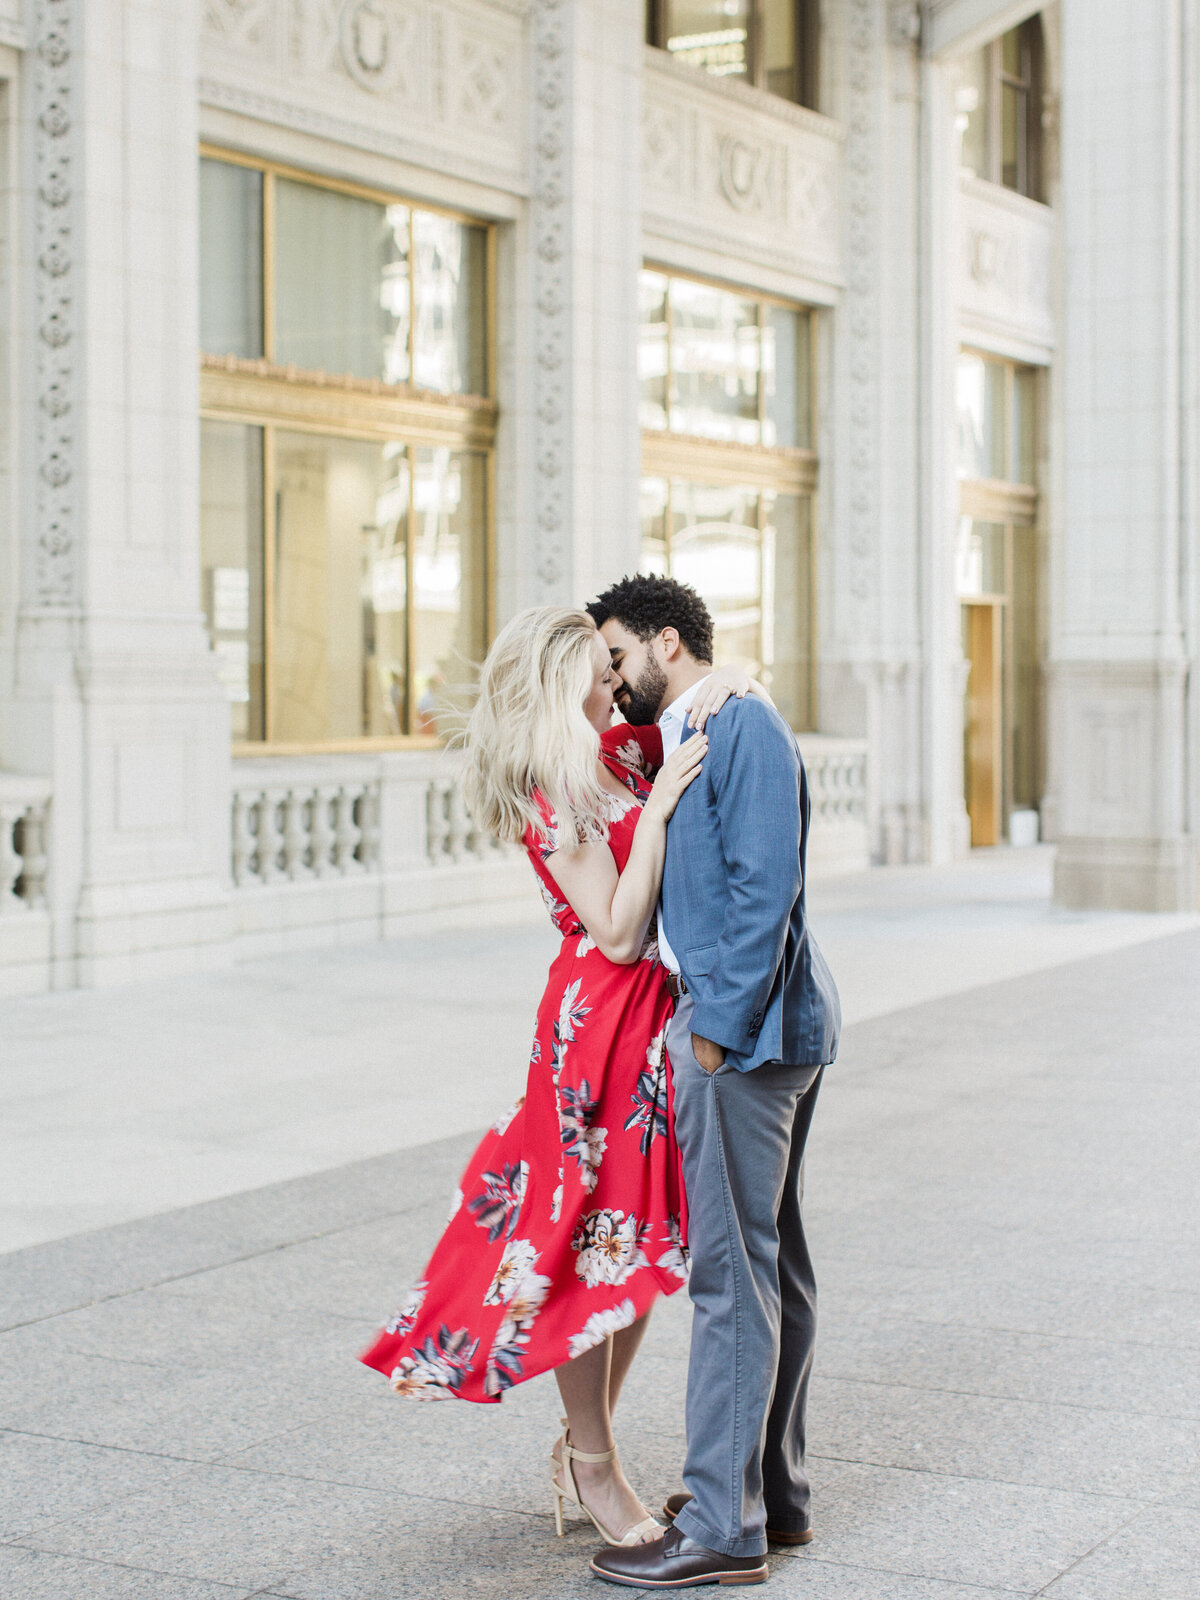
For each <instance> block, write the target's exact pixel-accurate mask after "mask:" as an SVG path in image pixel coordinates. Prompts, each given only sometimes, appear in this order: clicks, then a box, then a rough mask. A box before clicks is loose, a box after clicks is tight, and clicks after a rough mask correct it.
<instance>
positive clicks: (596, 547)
mask: <svg viewBox="0 0 1200 1600" xmlns="http://www.w3.org/2000/svg"><path fill="white" fill-rule="evenodd" d="M644 30H645V17H644V10H643V6H642V4H641V0H536V4H535V6H534V11H533V18H532V28H531V47H532V50H533V71H532V74H531V82H532V85H533V97H534V118H533V132H532V137H533V151H532V158H531V163H530V165H531V173H532V178H531V189H532V194H531V200H530V227H529V230H528V240H529V244H528V252H527V254H528V261H527V263H526V264H525V277H526V282H527V284H528V297H529V318H528V321H529V326H530V329H531V346H532V358H533V359H532V366H533V371H534V379H533V383H532V386H531V388H532V393H531V395H530V402H531V405H530V414H529V415H528V416H527V417H526V418H525V419H523V424H524V425H523V428H522V435H523V437H524V439H525V441H526V449H525V451H524V454H525V455H526V458H527V459H528V460H529V461H531V462H532V465H533V474H532V493H531V494H530V496H529V497H528V505H529V513H530V515H531V519H532V527H531V529H530V531H529V533H528V535H527V536H526V538H525V539H524V540H523V541H522V545H523V550H524V552H525V553H526V559H527V560H528V563H529V565H528V567H527V569H526V570H525V572H524V573H523V574H522V575H521V579H520V581H519V583H518V584H517V585H516V586H515V590H516V594H517V596H518V597H519V599H520V603H522V604H537V603H546V602H561V603H564V604H570V605H576V604H579V603H581V602H582V601H584V600H586V599H588V598H589V597H590V596H591V595H592V594H594V593H595V591H596V589H597V588H598V587H599V586H600V585H601V584H602V583H603V582H605V581H606V580H608V579H610V578H613V577H616V576H619V575H620V574H621V573H622V572H625V571H629V570H633V569H635V568H636V566H637V560H638V551H639V545H640V533H639V528H638V498H637V496H638V476H639V467H640V457H641V440H640V433H639V429H638V415H637V400H638V394H637V275H638V268H639V265H640V259H641V254H640V252H641V141H642V131H641V123H642V118H641V70H642V56H643V48H644V47H643V38H644Z"/></svg>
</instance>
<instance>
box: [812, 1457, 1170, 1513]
mask: <svg viewBox="0 0 1200 1600" xmlns="http://www.w3.org/2000/svg"><path fill="white" fill-rule="evenodd" d="M809 1460H811V1461H817V1460H821V1461H838V1462H840V1463H841V1465H842V1466H844V1467H874V1468H876V1469H877V1470H879V1471H881V1472H911V1473H913V1474H914V1475H915V1476H917V1477H921V1478H949V1479H951V1480H953V1481H954V1482H955V1483H983V1484H995V1485H997V1486H998V1487H999V1488H1001V1489H1040V1490H1041V1491H1042V1493H1044V1494H1073V1495H1084V1496H1086V1497H1087V1498H1088V1499H1090V1500H1121V1501H1124V1502H1125V1503H1126V1504H1128V1503H1129V1502H1130V1501H1136V1502H1137V1504H1138V1506H1139V1507H1141V1508H1142V1509H1146V1510H1148V1509H1150V1508H1151V1507H1153V1506H1156V1505H1159V1504H1161V1501H1160V1500H1158V1499H1157V1498H1151V1499H1149V1500H1147V1499H1144V1498H1139V1497H1138V1496H1137V1495H1133V1494H1130V1493H1128V1492H1124V1493H1120V1494H1118V1493H1117V1492H1116V1491H1115V1490H1114V1491H1111V1492H1110V1491H1108V1490H1105V1489H1067V1488H1064V1487H1063V1485H1062V1484H1061V1483H1032V1482H1028V1481H1026V1480H1025V1479H1022V1478H991V1477H987V1478H985V1477H983V1476H981V1475H980V1474H979V1473H976V1472H947V1471H945V1470H944V1469H942V1468H940V1467H929V1466H925V1465H924V1464H922V1465H921V1466H910V1465H909V1464H908V1463H906V1462H903V1461H878V1460H876V1459H875V1458H873V1457H872V1456H819V1457H818V1456H810V1457H809Z"/></svg>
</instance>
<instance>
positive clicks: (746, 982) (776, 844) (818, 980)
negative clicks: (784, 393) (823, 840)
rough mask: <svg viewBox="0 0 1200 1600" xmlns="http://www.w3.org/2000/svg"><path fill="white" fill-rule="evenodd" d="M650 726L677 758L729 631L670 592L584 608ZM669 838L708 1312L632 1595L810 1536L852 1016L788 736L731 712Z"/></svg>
mask: <svg viewBox="0 0 1200 1600" xmlns="http://www.w3.org/2000/svg"><path fill="white" fill-rule="evenodd" d="M588 609H589V610H590V611H591V613H592V616H593V618H594V619H595V621H596V623H597V624H598V625H599V627H600V631H601V633H602V634H603V636H604V638H605V641H606V642H607V644H608V645H609V648H610V650H611V652H612V660H613V665H614V667H615V668H616V669H617V671H618V673H619V674H620V676H621V678H622V680H623V683H624V688H623V690H622V691H621V692H620V693H619V694H618V704H619V705H620V706H621V709H622V711H623V712H624V713H625V716H626V717H627V719H628V720H629V721H631V722H635V723H648V722H651V721H657V722H658V724H659V726H660V728H661V729H662V735H663V746H664V751H665V753H667V754H669V753H670V752H671V751H672V750H673V749H675V748H676V747H677V745H678V744H679V741H680V740H681V739H682V738H688V737H690V736H691V733H692V730H691V729H689V728H688V727H687V726H686V722H687V715H688V709H689V707H690V705H691V701H692V697H693V695H694V694H695V692H696V688H697V686H698V685H699V684H700V683H702V682H703V680H704V679H705V678H706V677H707V676H708V674H709V673H710V671H711V670H712V620H711V618H710V617H709V615H708V612H707V610H706V609H705V607H704V604H703V602H702V601H701V599H700V597H699V596H698V595H697V594H696V593H695V591H694V590H692V589H689V588H686V587H685V586H684V585H682V584H678V583H675V582H674V581H672V580H671V579H669V578H656V577H631V578H624V579H622V580H621V582H620V583H617V584H615V585H614V586H613V587H612V588H611V589H609V590H607V591H606V592H605V593H604V594H603V595H601V597H600V599H599V600H598V601H596V602H594V603H593V604H592V605H591V606H590V607H589V608H588ZM705 731H706V732H707V734H708V738H709V750H708V755H707V756H706V758H705V762H704V767H703V770H702V772H701V774H700V776H699V777H698V778H697V779H696V781H695V782H694V783H693V784H691V786H690V787H689V788H688V789H687V791H686V792H685V794H684V795H683V798H682V799H681V800H680V802H679V805H678V807H677V809H676V812H675V816H674V818H673V819H672V821H671V824H670V826H669V828H668V830H667V857H666V867H665V871H664V875H663V892H662V906H661V908H660V913H661V914H660V918H659V951H660V954H661V957H662V960H663V962H664V964H665V965H666V966H667V967H669V968H670V969H671V970H672V971H673V972H677V973H678V974H679V979H678V984H679V1003H678V1008H677V1010H676V1013H675V1017H674V1020H673V1022H672V1024H671V1028H670V1031H669V1033H668V1036H667V1047H668V1051H669V1053H670V1057H671V1062H672V1066H673V1070H674V1083H675V1122H676V1132H677V1135H678V1139H679V1146H680V1151H681V1154H682V1157H683V1170H684V1179H685V1182H686V1185H687V1194H688V1215H689V1235H690V1245H691V1255H692V1275H691V1282H690V1285H689V1292H690V1294H691V1298H692V1302H693V1306H694V1314H693V1322H692V1346H691V1357H690V1364H689V1368H688V1390H687V1442H688V1443H687V1462H686V1465H685V1467H684V1474H683V1477H684V1483H685V1485H686V1489H687V1492H686V1493H685V1494H676V1495H672V1496H671V1498H670V1500H668V1502H667V1505H666V1507H665V1508H664V1514H665V1515H666V1516H667V1517H668V1518H673V1526H671V1527H669V1528H668V1529H667V1531H666V1533H665V1534H664V1536H663V1537H662V1538H661V1539H659V1540H656V1541H654V1542H653V1543H651V1544H642V1545H634V1546H632V1547H630V1548H613V1549H604V1550H601V1551H599V1552H598V1553H597V1555H596V1556H595V1558H594V1559H593V1561H592V1570H593V1571H594V1572H596V1573H597V1574H598V1575H599V1576H600V1577H602V1578H607V1579H608V1580H610V1581H611V1582H614V1583H623V1584H627V1585H629V1586H630V1587H645V1588H656V1589H657V1588H668V1589H673V1588H691V1587H694V1586H696V1585H699V1584H704V1583H720V1582H725V1583H729V1582H737V1583H758V1582H761V1581H762V1580H763V1579H765V1578H766V1576H767V1565H766V1560H765V1556H766V1549H767V1541H768V1538H770V1539H773V1540H775V1541H777V1542H780V1543H786V1544H806V1543H808V1541H809V1540H810V1539H811V1538H812V1531H811V1523H810V1510H809V1500H810V1496H809V1485H808V1479H807V1477H806V1475H805V1470H804V1420H805V1405H806V1400H807V1391H808V1378H809V1370H810V1367H811V1364H812V1350H813V1338H814V1333H815V1325H816V1287H815V1283H814V1281H813V1271H812V1263H811V1261H810V1259H809V1255H808V1248H807V1246H806V1244H805V1239H804V1228H803V1225H802V1222H801V1216H800V1197H801V1184H802V1169H803V1159H804V1144H805V1140H806V1138H807V1135H808V1129H809V1124H810V1123H811V1121H812V1114H813V1108H814V1106H815V1103H816V1098H817V1091H818V1088H819V1086H820V1081H821V1073H822V1070H823V1069H824V1067H825V1066H826V1065H827V1064H828V1063H829V1062H831V1061H832V1060H833V1059H834V1057H835V1055H836V1054H837V1039H838V1031H839V1028H840V1026H841V1010H840V1006H839V1003H838V996H837V990H836V988H835V987H834V983H833V979H832V978H831V976H830V974H829V969H828V967H827V966H826V965H825V962H824V960H823V958H822V956H821V953H820V951H819V950H818V949H817V947H816V944H815V943H814V941H813V939H812V938H811V936H810V935H809V932H808V926H807V922H806V919H805V885H804V868H805V852H806V847H807V842H808V819H809V799H808V785H807V780H806V778H805V773H804V764H803V762H802V761H801V759H800V752H799V749H798V748H797V745H796V740H795V737H794V735H793V734H792V732H791V730H790V728H788V726H787V725H786V723H785V722H784V721H783V719H782V718H781V717H780V716H779V714H778V712H776V711H775V710H774V708H773V707H772V706H770V705H768V704H767V703H766V702H765V701H762V700H759V699H756V698H754V697H750V696H748V697H747V698H745V699H743V700H737V699H734V700H730V701H729V702H728V704H727V705H726V706H725V707H724V708H723V709H722V711H721V713H720V715H719V716H716V717H712V718H710V719H709V722H708V725H707V727H706V730H705Z"/></svg>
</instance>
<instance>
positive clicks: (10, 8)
mask: <svg viewBox="0 0 1200 1600" xmlns="http://www.w3.org/2000/svg"><path fill="white" fill-rule="evenodd" d="M28 43H29V36H28V34H27V33H26V31H25V23H24V20H23V18H22V15H21V0H0V44H6V45H8V46H10V47H11V48H12V49H13V50H24V49H25V47H26V46H27V45H28Z"/></svg>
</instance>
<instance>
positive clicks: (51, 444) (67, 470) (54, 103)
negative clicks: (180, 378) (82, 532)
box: [33, 0, 75, 605]
mask: <svg viewBox="0 0 1200 1600" xmlns="http://www.w3.org/2000/svg"><path fill="white" fill-rule="evenodd" d="M33 53H34V63H33V100H34V105H33V111H34V130H33V142H34V162H35V171H36V176H35V189H36V194H35V207H36V220H35V229H36V239H37V266H36V293H37V531H36V539H37V544H36V559H35V563H34V583H35V592H36V598H37V601H38V603H39V604H41V605H68V604H70V602H71V601H72V600H73V599H74V598H75V545H74V511H75V489H74V484H73V482H72V479H73V475H74V470H75V419H74V415H73V410H72V398H73V388H74V370H73V355H74V352H73V350H72V342H71V341H72V334H73V331H74V330H73V326H72V314H71V278H70V273H71V210H72V206H71V185H72V173H71V100H70V93H71V85H70V61H71V3H70V0H38V4H37V7H36V10H35V21H34V52H33Z"/></svg>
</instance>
